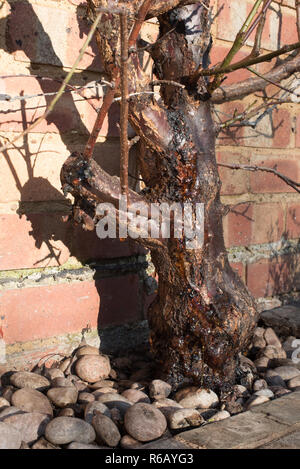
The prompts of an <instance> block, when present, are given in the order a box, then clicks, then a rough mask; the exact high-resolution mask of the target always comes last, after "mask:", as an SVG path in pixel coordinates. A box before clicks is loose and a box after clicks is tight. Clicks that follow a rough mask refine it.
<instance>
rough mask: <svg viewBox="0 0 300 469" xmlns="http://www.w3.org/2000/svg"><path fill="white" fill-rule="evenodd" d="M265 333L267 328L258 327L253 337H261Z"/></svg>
mask: <svg viewBox="0 0 300 469" xmlns="http://www.w3.org/2000/svg"><path fill="white" fill-rule="evenodd" d="M264 335H265V328H264V327H256V328H255V329H254V332H253V337H260V338H263V337H264Z"/></svg>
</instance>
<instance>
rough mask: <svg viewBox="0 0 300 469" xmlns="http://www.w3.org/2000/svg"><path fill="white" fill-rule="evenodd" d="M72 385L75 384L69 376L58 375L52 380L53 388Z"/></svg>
mask: <svg viewBox="0 0 300 469" xmlns="http://www.w3.org/2000/svg"><path fill="white" fill-rule="evenodd" d="M70 386H73V384H72V381H71V380H70V379H69V378H65V377H63V378H62V377H61V376H58V377H57V378H53V380H52V381H51V387H52V388H69V387H70Z"/></svg>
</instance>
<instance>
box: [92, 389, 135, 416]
mask: <svg viewBox="0 0 300 469" xmlns="http://www.w3.org/2000/svg"><path fill="white" fill-rule="evenodd" d="M97 402H102V404H105V405H106V406H107V407H108V408H109V409H112V408H113V407H116V408H117V409H119V411H120V412H121V414H122V415H124V414H125V412H126V411H127V410H128V409H129V407H131V406H132V402H130V401H129V400H128V399H126V397H124V396H121V395H120V394H116V393H110V394H109V393H107V394H102V396H99V397H97Z"/></svg>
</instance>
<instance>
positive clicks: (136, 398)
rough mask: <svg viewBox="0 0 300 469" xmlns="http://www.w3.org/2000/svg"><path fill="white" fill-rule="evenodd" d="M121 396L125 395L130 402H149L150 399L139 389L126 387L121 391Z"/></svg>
mask: <svg viewBox="0 0 300 469" xmlns="http://www.w3.org/2000/svg"><path fill="white" fill-rule="evenodd" d="M121 396H123V397H126V399H128V400H129V401H130V402H132V403H133V404H136V403H137V402H146V403H148V404H150V399H149V397H148V396H147V394H145V393H144V392H142V391H139V390H138V389H126V390H125V391H124V392H122V394H121Z"/></svg>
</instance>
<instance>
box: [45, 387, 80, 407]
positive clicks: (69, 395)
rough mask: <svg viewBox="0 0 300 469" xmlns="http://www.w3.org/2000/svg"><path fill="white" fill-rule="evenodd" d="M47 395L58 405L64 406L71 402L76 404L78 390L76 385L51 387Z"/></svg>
mask: <svg viewBox="0 0 300 469" xmlns="http://www.w3.org/2000/svg"><path fill="white" fill-rule="evenodd" d="M47 397H48V398H49V399H50V401H51V402H53V404H55V405H56V406H57V407H60V408H63V407H67V406H68V405H70V404H76V402H77V397H78V392H77V390H76V389H75V388H74V386H72V387H69V388H51V389H49V391H48V392H47Z"/></svg>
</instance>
